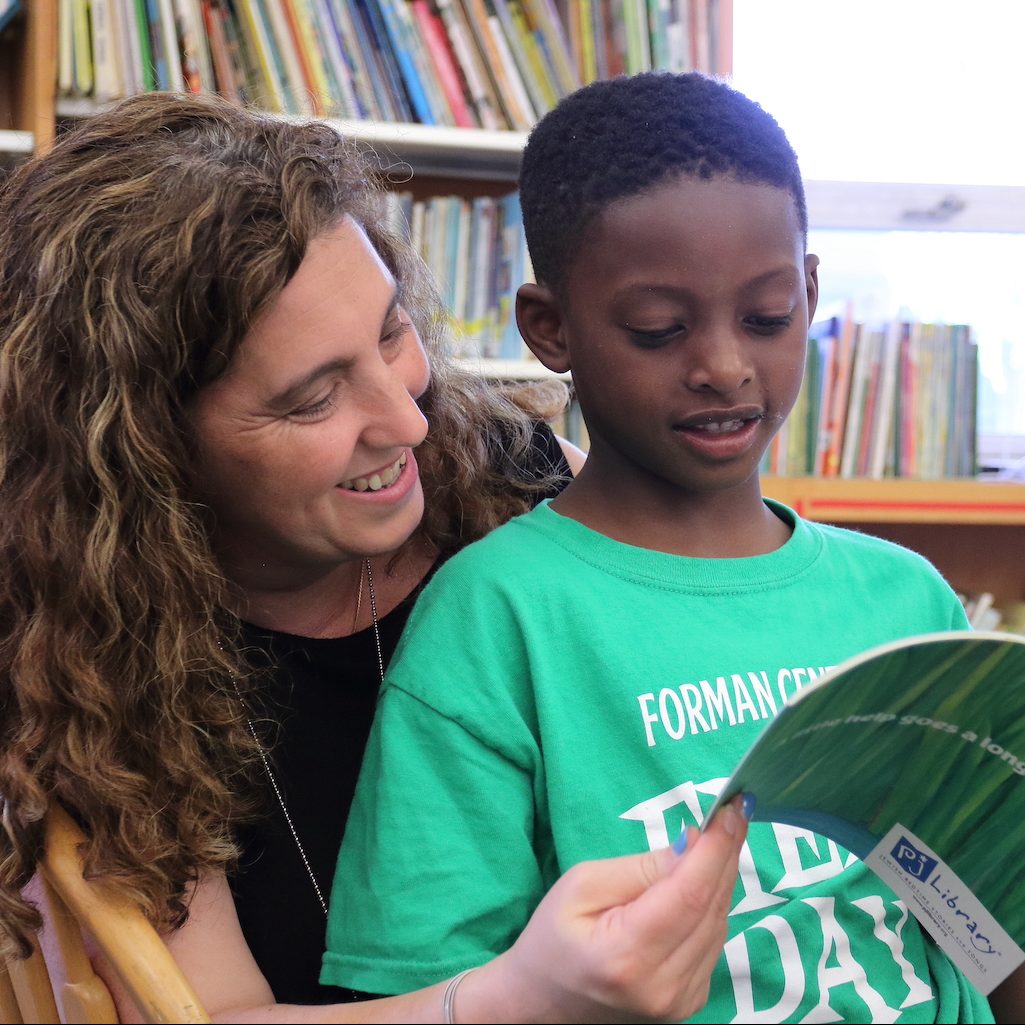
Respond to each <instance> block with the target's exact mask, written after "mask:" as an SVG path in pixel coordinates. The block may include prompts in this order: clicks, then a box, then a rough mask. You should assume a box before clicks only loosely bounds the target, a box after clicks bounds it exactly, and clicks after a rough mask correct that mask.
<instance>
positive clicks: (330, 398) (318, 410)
mask: <svg viewBox="0 0 1025 1025" xmlns="http://www.w3.org/2000/svg"><path fill="white" fill-rule="evenodd" d="M334 407H335V391H334V389H333V388H332V389H331V391H330V392H329V393H328V394H327V395H325V396H324V398H322V399H317V401H316V402H311V403H309V404H308V405H305V406H300V407H299V408H298V409H293V410H292V412H291V413H289V414H288V415H289V416H290V417H291V418H292V419H293V420H319V419H320V418H321V417H323V416H325V415H327V414H328V413H330V412H331V410H332V409H334Z"/></svg>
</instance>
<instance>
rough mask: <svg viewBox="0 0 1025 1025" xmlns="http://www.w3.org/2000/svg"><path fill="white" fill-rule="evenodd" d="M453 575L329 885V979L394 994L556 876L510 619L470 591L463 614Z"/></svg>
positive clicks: (409, 656) (403, 657)
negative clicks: (543, 837) (516, 681)
mask: <svg viewBox="0 0 1025 1025" xmlns="http://www.w3.org/2000/svg"><path fill="white" fill-rule="evenodd" d="M457 559H458V557H457ZM450 565H451V564H450ZM458 578H459V572H458V567H456V572H453V571H451V570H450V569H449V566H448V565H447V566H446V567H444V568H443V570H442V571H440V572H439V575H438V577H437V578H436V579H435V580H434V581H432V583H431V585H430V586H429V588H428V589H427V590H426V591H425V592H424V595H423V597H422V598H421V601H420V603H418V606H417V608H416V609H415V610H414V615H413V618H412V619H411V620H410V624H409V630H407V633H406V635H405V637H404V640H403V644H402V645H401V646H400V648H399V651H398V652H397V654H396V658H395V661H394V663H393V665H392V668H391V669H390V670H389V673H388V678H387V680H386V686H385V690H384V693H383V695H382V698H381V702H380V704H379V706H378V711H377V716H376V719H375V722H374V727H373V730H372V732H371V737H370V742H369V745H368V748H367V754H366V758H365V761H364V764H363V769H362V772H361V775H360V781H359V785H358V787H357V791H356V797H355V801H354V803H353V806H352V811H351V814H350V817H349V821H348V824H347V827H346V832H345V838H344V841H343V844H342V849H341V853H340V855H339V860H338V866H337V871H336V874H335V880H334V886H333V888H332V891H331V907H330V913H329V916H328V928H327V952H326V953H325V955H324V960H323V966H322V971H321V982H322V983H325V984H331V985H339V986H348V987H350V988H352V989H358V990H363V991H366V992H371V993H381V994H389V993H399V992H406V991H409V990H412V989H416V988H420V987H423V986H427V985H431V984H433V983H435V982H437V981H438V980H440V979H442V978H445V977H447V976H450V975H452V974H454V973H455V972H458V971H460V970H462V969H464V968H469V967H473V966H475V965H479V964H482V963H483V962H484V961H487V960H489V959H490V958H492V957H494V956H495V955H497V954H499V953H501V952H502V951H503V950H506V949H507V948H508V947H509V946H511V945H512V943H513V941H514V940H515V939H516V937H517V936H518V935H519V932H520V930H521V929H522V928H523V926H524V924H525V923H526V921H527V920H528V918H529V917H530V914H531V912H532V911H533V909H534V907H535V906H536V905H537V903H538V901H539V900H540V899H541V897H542V895H543V893H544V891H545V889H546V888H547V886H546V882H550V880H547V879H546V873H545V872H544V870H543V864H544V862H545V857H544V854H543V853H542V854H541V855H540V856H539V853H538V852H537V851H536V850H535V833H536V832H537V820H538V816H539V808H538V804H539V800H540V802H541V803H543V801H544V797H543V786H541V784H540V783H539V782H538V778H539V776H540V772H539V770H538V766H539V765H540V750H539V749H538V745H537V743H536V740H535V739H534V735H533V731H532V729H531V727H530V723H529V722H527V721H525V718H524V716H523V715H522V714H521V712H520V710H519V709H518V707H517V702H516V701H515V700H514V699H513V697H512V694H513V693H514V691H515V687H512V688H510V686H509V683H510V681H509V679H508V677H509V675H513V676H515V668H513V669H512V670H510V668H509V665H510V661H511V663H512V665H513V667H515V665H516V663H517V661H518V660H517V659H515V658H513V659H511V660H510V659H508V658H506V659H505V660H504V665H503V660H502V659H500V658H499V657H498V655H499V652H500V651H502V650H503V649H505V653H506V655H508V653H509V648H510V645H511V644H512V643H513V642H512V639H511V637H509V636H508V634H509V633H510V632H511V630H512V628H511V627H510V626H509V625H508V624H506V625H504V626H503V625H502V624H503V623H504V622H505V620H504V619H503V617H501V616H499V615H498V611H497V610H496V609H495V608H494V607H490V606H487V605H484V604H482V603H481V602H480V601H478V600H475V599H474V598H473V597H472V595H471V596H469V597H467V598H465V600H464V601H463V602H462V603H461V605H460V606H458V609H459V611H455V610H454V607H453V605H452V601H451V595H450V596H449V598H448V599H446V598H445V595H446V594H447V593H449V592H450V591H451V590H452V588H453V587H455V588H456V589H457V592H459V593H463V592H462V589H461V588H460V584H459V581H458ZM464 583H465V581H464ZM506 618H507V617H506ZM486 625H489V627H490V628H486ZM500 666H501V667H502V668H501V669H500V668H499V667H500ZM432 688H433V690H432ZM414 690H416V693H414V692H413V691H414ZM424 690H427V691H429V692H430V693H434V692H435V691H436V692H437V694H438V696H439V700H438V701H437V702H435V701H432V700H430V697H429V695H428V694H425V693H424ZM441 699H444V700H441ZM436 705H441V706H442V707H436Z"/></svg>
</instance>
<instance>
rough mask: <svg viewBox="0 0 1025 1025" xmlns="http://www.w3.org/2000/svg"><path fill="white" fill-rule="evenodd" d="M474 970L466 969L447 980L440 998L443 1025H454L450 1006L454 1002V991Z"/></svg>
mask: <svg viewBox="0 0 1025 1025" xmlns="http://www.w3.org/2000/svg"><path fill="white" fill-rule="evenodd" d="M476 970H477V969H476V968H467V969H466V971H464V972H460V973H459V974H458V975H454V976H452V978H451V979H449V980H448V985H447V986H446V987H445V995H444V996H443V997H442V998H441V1020H442V1021H443V1022H444V1023H445V1025H455V1021H456V1020H455V1017H454V1016H453V1013H452V1005H453V1004H454V1003H455V1000H456V990H457V989H458V988H459V983H461V982H462V981H463V979H465V978H466V976H467V975H469V974H470V972H475V971H476Z"/></svg>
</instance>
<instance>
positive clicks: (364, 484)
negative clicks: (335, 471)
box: [339, 452, 406, 491]
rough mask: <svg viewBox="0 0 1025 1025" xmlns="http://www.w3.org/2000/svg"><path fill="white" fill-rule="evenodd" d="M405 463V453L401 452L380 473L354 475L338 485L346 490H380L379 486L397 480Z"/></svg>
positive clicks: (383, 486) (384, 485)
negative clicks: (362, 475) (367, 475)
mask: <svg viewBox="0 0 1025 1025" xmlns="http://www.w3.org/2000/svg"><path fill="white" fill-rule="evenodd" d="M405 465H406V453H405V452H403V453H402V455H401V456H399V458H398V459H396V460H395V462H394V463H392V465H391V466H389V467H388V469H386V470H382V471H381V472H380V473H372V474H371V475H370V476H369V477H356V478H354V479H353V480H343V481H342V483H341V484H340V485H339V487H342V488H345V489H346V490H347V491H380V490H381V488H388V487H391V486H392V484H394V483H395V481H396V480H398V477H399V474H400V473H402V467H403V466H405Z"/></svg>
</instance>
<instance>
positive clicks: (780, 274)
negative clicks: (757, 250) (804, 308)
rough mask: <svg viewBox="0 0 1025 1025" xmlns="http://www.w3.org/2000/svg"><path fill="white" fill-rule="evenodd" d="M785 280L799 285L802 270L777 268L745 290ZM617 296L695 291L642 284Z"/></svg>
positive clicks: (792, 266) (747, 286)
mask: <svg viewBox="0 0 1025 1025" xmlns="http://www.w3.org/2000/svg"><path fill="white" fill-rule="evenodd" d="M777 278H779V279H785V280H786V283H787V284H788V285H797V284H798V283H799V282H800V280H801V274H800V269H799V268H798V267H797V266H796V265H794V264H788V265H787V266H785V267H776V268H774V269H773V270H769V271H766V272H765V273H764V274H759V275H758V276H757V277H754V278H752V279H751V280H750V281H745V282H744V285H743V288H744V289H745V290H746V289H749V288H758V287H759V286H760V285H765V284H769V283H770V282H772V281H774V280H775V279H777ZM616 294H617V296H622V297H627V298H629V297H632V296H635V295H653V294H654V295H666V296H670V297H676V296H679V295H685V296H690V295H693V294H694V290H693V289H691V288H687V287H686V286H685V285H647V284H644V283H642V282H636V283H633V284H629V285H625V286H624V287H623V288H621V289H620V290H619V291H618V292H617V293H616Z"/></svg>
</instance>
